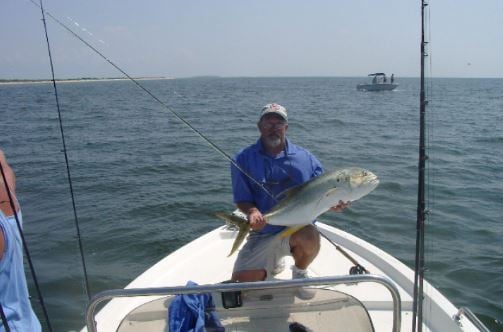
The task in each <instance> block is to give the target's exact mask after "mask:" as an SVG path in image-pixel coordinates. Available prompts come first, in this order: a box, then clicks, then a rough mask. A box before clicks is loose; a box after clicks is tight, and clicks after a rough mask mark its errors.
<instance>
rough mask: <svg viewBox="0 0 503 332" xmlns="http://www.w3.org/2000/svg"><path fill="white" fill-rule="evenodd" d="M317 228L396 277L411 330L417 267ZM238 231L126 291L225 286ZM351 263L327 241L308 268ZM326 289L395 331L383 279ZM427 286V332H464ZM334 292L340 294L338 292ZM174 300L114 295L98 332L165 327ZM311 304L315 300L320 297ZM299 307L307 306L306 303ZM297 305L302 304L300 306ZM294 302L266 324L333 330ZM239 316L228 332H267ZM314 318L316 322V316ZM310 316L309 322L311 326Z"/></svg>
mask: <svg viewBox="0 0 503 332" xmlns="http://www.w3.org/2000/svg"><path fill="white" fill-rule="evenodd" d="M318 227H319V229H320V231H321V232H322V233H323V234H325V235H326V236H327V237H328V238H329V239H330V241H332V242H333V243H336V244H337V245H339V246H341V247H343V248H344V250H345V251H346V252H347V253H349V254H350V255H351V256H352V257H353V258H354V259H356V260H357V261H358V263H359V264H360V265H362V266H364V267H365V268H366V269H367V270H368V271H369V273H370V274H372V275H382V276H385V277H387V278H389V279H391V280H392V281H393V284H394V286H395V287H396V289H397V290H398V293H399V295H400V298H401V324H400V327H401V329H400V330H402V331H411V329H412V312H411V308H412V289H413V280H414V279H413V278H414V273H413V271H412V270H410V269H409V268H408V267H406V266H405V265H404V264H402V263H401V262H399V261H398V260H396V259H395V258H393V257H392V256H390V255H389V254H387V253H385V252H384V251H382V250H380V249H378V248H376V247H374V246H373V245H371V244H369V243H367V242H365V241H363V240H361V239H359V238H357V237H354V236H352V235H351V234H349V233H346V232H343V231H341V230H339V229H336V228H333V227H330V226H327V225H325V224H322V223H318ZM236 235H237V232H236V231H233V230H228V229H226V228H224V227H221V228H218V229H216V230H214V231H212V232H209V233H208V234H206V235H204V236H202V237H200V238H198V239H196V240H194V241H193V242H191V243H189V244H187V245H186V246H184V247H182V248H180V249H179V250H177V251H175V252H173V253H172V254H170V255H168V256H167V257H165V258H164V259H163V260H161V261H159V262H158V263H157V264H155V265H154V266H152V267H151V268H150V269H149V270H147V271H146V272H144V273H143V274H142V275H140V276H139V277H138V278H137V279H135V280H134V281H133V282H132V283H131V284H129V285H128V286H127V287H126V288H127V289H138V288H152V287H173V286H185V285H186V284H187V282H188V281H189V280H190V281H193V282H195V283H197V284H198V285H210V284H219V283H222V282H223V281H225V280H228V279H229V278H230V275H231V272H232V266H233V263H234V260H235V258H236V256H237V255H236V254H234V255H233V256H231V257H227V255H228V253H229V251H230V248H231V247H232V242H233V241H234V238H235V236H236ZM292 263H293V260H292V258H291V257H286V264H285V269H284V270H283V271H282V272H281V273H280V274H278V275H276V276H275V277H274V279H276V280H290V279H291V270H290V267H291V265H292ZM353 265H354V264H353V263H352V262H351V261H350V260H349V259H348V258H347V257H345V256H344V255H343V254H342V253H341V252H340V251H339V250H337V249H336V247H335V245H334V244H332V243H331V242H329V241H328V240H327V239H325V238H322V245H321V250H320V253H319V255H318V257H317V258H316V259H315V261H314V262H313V263H312V264H311V265H310V267H309V273H310V275H311V276H313V277H329V276H330V277H333V276H340V277H343V276H348V274H349V270H350V268H351V267H352V266H353ZM324 289H325V290H330V291H333V294H348V295H349V296H350V298H354V299H356V300H357V302H360V303H362V304H363V307H364V308H365V309H366V312H368V315H369V316H370V321H371V326H373V329H374V330H375V331H392V328H393V296H392V294H391V293H390V291H389V290H388V289H387V288H386V287H385V286H383V285H382V284H379V283H373V282H361V283H346V284H340V285H335V286H330V287H329V288H327V287H324ZM424 290H425V299H424V305H425V308H427V312H425V314H424V316H425V317H424V323H423V326H424V330H425V331H460V330H461V329H460V327H459V325H458V324H457V323H456V322H454V320H453V319H452V317H453V316H454V315H455V314H456V313H457V309H456V308H455V307H454V306H453V305H452V304H451V303H450V302H449V301H448V300H447V299H446V298H445V297H444V296H443V295H442V294H440V293H439V292H438V291H437V290H436V289H434V288H433V287H432V286H430V285H429V284H428V283H427V282H426V281H425V283H424ZM320 291H321V290H320ZM282 292H285V294H292V291H291V289H290V291H285V290H282ZM334 296H335V298H337V296H339V295H334ZM214 298H215V299H219V296H218V295H215V296H214ZM275 298H276V299H279V298H281V296H276V297H275ZM169 301H170V297H166V296H142V297H127V298H116V299H113V300H112V301H110V302H109V303H108V304H107V305H105V306H104V307H103V308H102V310H101V311H100V312H99V313H98V314H97V315H96V323H97V330H98V331H130V330H132V329H133V327H134V330H137V331H140V330H141V331H161V330H165V328H166V324H167V303H169ZM281 301H283V302H282V303H283V305H284V304H285V303H286V302H285V301H290V302H289V303H290V304H292V303H295V301H300V300H299V299H296V298H295V297H293V296H290V295H288V296H287V297H284V296H283V298H282V299H281ZM292 301H293V302H292ZM313 301H314V300H313ZM243 302H245V300H243ZM308 302H309V301H308ZM309 303H310V304H314V303H315V302H309ZM298 304H299V306H300V307H302V301H301V302H299V303H298ZM275 307H277V305H275ZM293 307H295V308H297V306H293ZM293 307H291V306H290V309H289V310H290V312H289V315H290V316H288V318H287V317H286V316H285V314H284V313H278V312H277V310H276V309H275V310H272V309H271V308H269V309H267V310H262V311H261V312H262V316H261V317H262V318H265V316H264V314H265V313H267V312H275V315H276V316H275V317H276V318H275V319H276V321H275V323H274V322H273V319H272V318H271V320H270V321H269V323H270V324H273V325H274V324H276V323H277V324H280V323H281V324H283V325H281V326H283V327H282V328H281V329H280V330H285V331H287V329H286V328H287V327H288V325H285V324H286V323H288V324H291V323H292V322H294V321H298V320H301V321H302V322H303V324H304V325H305V326H307V325H310V324H311V325H313V324H314V325H315V326H316V329H314V330H315V331H333V329H332V328H333V327H334V326H336V325H335V324H337V323H336V322H331V321H330V320H325V321H323V320H321V321H323V323H319V321H318V320H316V319H318V318H316V317H318V316H319V317H321V316H324V315H323V314H322V313H323V310H315V311H312V312H307V311H302V310H301V311H300V312H299V313H295V311H296V310H294V309H293ZM226 310H227V311H226ZM326 310H327V312H332V314H331V315H329V316H333V317H337V316H339V315H335V314H333V311H331V310H332V308H330V306H328V307H327V309H326ZM425 310H426V309H425ZM217 311H218V314H219V316H220V318H221V319H222V322H225V321H226V319H227V322H229V321H228V319H230V318H225V317H227V316H228V314H229V311H228V309H223V307H221V306H220V307H219V304H218V300H217ZM294 313H295V314H296V315H300V314H302V315H304V316H303V318H302V319H300V318H295V316H294ZM313 313H315V314H313ZM239 315H241V316H239ZM239 315H237V316H236V317H238V318H235V319H234V320H233V321H232V322H231V324H228V325H226V331H263V330H261V329H260V328H258V327H256V328H253V324H252V323H250V322H249V321H250V319H249V317H247V316H244V315H243V314H239ZM292 315H293V316H292ZM346 316H347V315H342V316H341V317H346ZM313 317H314V318H313ZM315 318H316V319H315ZM239 319H241V320H242V321H246V322H248V324H238V323H237V322H238V321H239ZM313 319H315V320H314V321H313ZM319 319H321V318H319ZM341 319H343V318H339V319H338V321H339V322H340V321H341ZM309 321H312V322H311V323H308V322H309ZM342 321H343V320H342ZM255 322H262V323H265V322H266V320H260V319H259V320H255ZM461 323H462V324H463V325H464V329H463V330H465V331H470V330H473V331H477V329H475V327H474V326H473V325H472V324H471V322H470V321H468V320H466V319H464V320H463V321H462V322H461ZM250 324H251V325H250ZM254 324H257V323H254ZM316 324H317V325H316ZM314 325H313V326H314ZM119 326H120V328H119ZM439 326H441V328H438V327H439ZM472 327H473V328H472ZM366 328H368V326H367V327H365V328H363V329H362V330H361V331H367V329H366ZM84 330H85V329H84ZM272 330H274V329H272ZM370 330H372V329H370Z"/></svg>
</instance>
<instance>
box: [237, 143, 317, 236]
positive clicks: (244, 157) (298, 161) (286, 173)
mask: <svg viewBox="0 0 503 332" xmlns="http://www.w3.org/2000/svg"><path fill="white" fill-rule="evenodd" d="M234 161H235V162H236V163H237V164H238V165H239V166H240V167H241V168H243V170H245V171H246V172H247V173H248V174H249V175H251V176H252V177H253V178H254V179H255V180H257V181H258V182H259V183H261V184H262V185H263V186H264V187H265V188H267V190H269V192H271V193H272V194H273V195H274V196H275V197H277V195H278V194H280V193H282V192H283V191H285V190H286V189H288V188H291V187H294V186H297V185H300V184H302V183H304V182H306V181H307V180H309V179H311V178H313V177H315V176H318V175H320V174H321V173H323V167H322V166H321V163H320V162H319V161H318V159H316V157H315V156H314V155H312V154H311V153H310V152H309V151H307V150H306V149H304V148H302V147H300V146H297V145H295V144H293V143H291V142H290V141H289V140H288V139H286V149H285V151H283V152H282V153H280V154H279V155H277V156H274V157H272V156H270V155H268V154H267V152H266V150H265V148H264V146H263V145H262V141H261V140H260V139H259V140H258V141H257V142H256V143H255V144H253V145H251V146H249V147H247V148H245V149H243V150H242V151H240V152H239V153H238V154H237V155H236V157H235V158H234ZM231 177H232V191H233V194H234V203H243V202H247V203H253V204H254V205H255V206H256V207H257V208H258V209H259V210H260V212H262V213H263V214H265V213H267V212H268V211H269V210H271V208H272V207H273V206H274V205H276V203H277V201H276V200H275V199H273V198H271V197H270V195H268V194H267V193H266V192H265V191H264V190H263V189H262V188H261V187H260V186H259V185H257V184H256V183H255V182H253V181H252V180H250V179H249V178H248V177H247V176H246V175H244V174H243V173H242V172H241V171H239V170H238V169H237V167H236V166H234V165H231ZM284 228H285V227H283V226H273V225H266V226H265V227H264V228H263V229H262V230H261V231H260V233H278V232H280V231H281V230H283V229H284Z"/></svg>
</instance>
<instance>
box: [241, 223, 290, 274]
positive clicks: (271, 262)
mask: <svg viewBox="0 0 503 332" xmlns="http://www.w3.org/2000/svg"><path fill="white" fill-rule="evenodd" d="M287 255H291V254H290V236H286V237H282V236H281V233H279V234H262V233H258V232H253V231H252V232H251V233H250V235H248V238H247V239H246V243H245V245H244V246H243V248H242V249H241V250H240V251H239V254H238V258H237V259H236V262H235V263H234V272H238V271H247V270H265V271H266V274H267V276H266V278H267V277H271V276H272V275H273V271H274V268H275V267H276V266H277V265H278V264H279V262H280V260H281V259H282V258H283V257H284V256H287Z"/></svg>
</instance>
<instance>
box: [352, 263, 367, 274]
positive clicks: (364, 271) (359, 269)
mask: <svg viewBox="0 0 503 332" xmlns="http://www.w3.org/2000/svg"><path fill="white" fill-rule="evenodd" d="M367 273H369V271H367V269H366V268H364V267H363V266H361V265H360V264H356V265H355V266H352V267H351V268H350V269H349V274H350V275H356V274H367Z"/></svg>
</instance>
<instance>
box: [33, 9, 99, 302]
mask: <svg viewBox="0 0 503 332" xmlns="http://www.w3.org/2000/svg"><path fill="white" fill-rule="evenodd" d="M39 1H40V10H41V12H42V22H43V23H44V31H45V40H46V43H47V52H48V53H49V62H50V64H51V75H52V86H53V88H54V96H55V97H56V108H57V110H58V120H59V130H60V133H61V141H62V144H63V154H64V156H65V164H66V174H67V176H68V185H69V187H70V196H71V198H72V208H73V218H74V224H75V229H76V231H77V240H78V244H79V251H80V258H81V263H82V270H83V273H84V283H85V287H84V289H85V292H86V295H87V298H88V300H91V293H90V290H89V280H88V277H87V268H86V260H85V256H84V248H83V245H82V239H81V236H80V226H79V219H78V216H77V207H76V205H75V196H74V194H73V185H72V175H71V172H70V163H69V162H68V153H67V149H66V141H65V133H64V129H63V120H62V117H61V108H60V106H59V96H58V88H57V86H56V79H55V76H54V65H53V61H52V54H51V46H50V43H49V35H48V33H47V24H46V21H45V14H44V6H43V3H42V0H39Z"/></svg>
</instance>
